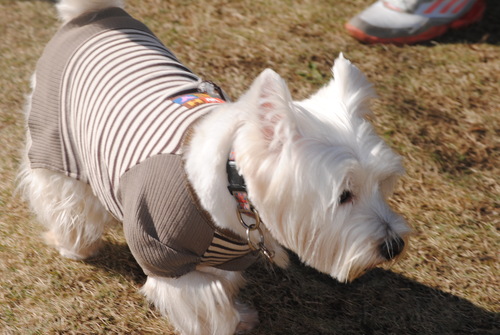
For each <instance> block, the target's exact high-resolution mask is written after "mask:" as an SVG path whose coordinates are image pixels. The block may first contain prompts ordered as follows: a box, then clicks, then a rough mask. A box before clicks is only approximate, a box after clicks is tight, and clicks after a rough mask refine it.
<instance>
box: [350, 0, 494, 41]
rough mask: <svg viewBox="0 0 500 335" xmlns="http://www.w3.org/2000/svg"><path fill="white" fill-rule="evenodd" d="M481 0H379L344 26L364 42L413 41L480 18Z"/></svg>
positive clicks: (435, 35) (484, 6)
mask: <svg viewBox="0 0 500 335" xmlns="http://www.w3.org/2000/svg"><path fill="white" fill-rule="evenodd" d="M485 8H486V5H485V2H484V0H379V1H377V2H376V3H374V4H373V5H371V6H370V7H368V8H367V9H365V10H364V11H363V12H361V13H360V14H359V15H357V16H355V17H353V18H352V19H351V20H350V21H349V22H348V23H346V25H345V27H346V29H347V31H348V33H349V34H350V35H352V36H353V37H354V38H356V39H358V40H360V41H361V42H365V43H393V44H412V43H417V42H421V41H425V40H429V39H432V38H435V37H437V36H440V35H442V34H444V33H445V32H446V31H447V30H448V29H450V28H453V29H455V28H460V27H463V26H466V25H469V24H471V23H473V22H476V21H479V20H480V19H481V18H482V16H483V14H484V10H485Z"/></svg>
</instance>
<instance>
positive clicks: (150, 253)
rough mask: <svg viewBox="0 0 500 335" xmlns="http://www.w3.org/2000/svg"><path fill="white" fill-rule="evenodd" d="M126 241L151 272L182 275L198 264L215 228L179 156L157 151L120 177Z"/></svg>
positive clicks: (168, 275) (163, 275)
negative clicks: (193, 192)
mask: <svg viewBox="0 0 500 335" xmlns="http://www.w3.org/2000/svg"><path fill="white" fill-rule="evenodd" d="M119 194H120V198H121V202H122V205H123V210H124V218H123V225H124V231H125V237H126V239H127V243H128V245H129V247H130V250H131V251H132V254H133V255H134V257H135V259H136V260H137V262H138V263H139V265H140V266H141V267H142V269H143V270H144V272H145V273H146V274H147V275H152V276H161V277H178V276H182V275H183V274H185V273H187V272H190V271H192V270H194V268H195V267H196V265H197V264H198V263H199V262H200V260H201V256H202V255H203V253H204V252H205V251H206V250H207V248H208V246H209V245H210V242H211V240H212V239H213V235H214V232H213V229H211V228H210V226H209V225H208V224H206V222H205V221H204V219H203V217H202V215H201V213H200V212H199V211H198V210H197V208H196V206H194V205H193V201H192V198H191V196H190V194H189V191H188V190H187V187H186V176H185V172H184V170H183V167H182V160H181V157H180V156H177V155H171V154H162V155H157V156H154V157H151V158H148V159H147V160H146V161H144V162H142V163H141V164H139V165H136V166H135V167H133V168H132V169H130V170H129V171H127V172H126V173H125V174H124V175H123V176H122V177H121V179H120V192H119Z"/></svg>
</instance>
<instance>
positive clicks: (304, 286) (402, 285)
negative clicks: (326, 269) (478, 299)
mask: <svg viewBox="0 0 500 335" xmlns="http://www.w3.org/2000/svg"><path fill="white" fill-rule="evenodd" d="M247 272H248V275H247V278H248V281H249V285H248V286H247V287H246V288H245V289H244V290H243V297H244V298H245V299H246V300H247V301H251V302H252V303H253V304H254V305H255V307H256V308H257V310H258V311H259V316H260V320H261V324H260V326H259V328H258V329H256V330H255V331H253V332H252V333H251V334H252V335H257V334H258V335H264V334H266V335H269V334H273V335H275V334H276V335H278V334H283V335H284V334H287V335H291V334H293V335H298V334H301V335H302V334H308V335H313V334H314V335H315V334H381V335H382V334H383V335H386V334H419V335H420V334H499V333H500V332H499V330H500V324H499V322H500V318H499V314H496V313H492V312H488V311H486V310H484V309H481V308H479V307H477V306H475V305H474V304H472V303H471V302H469V301H467V300H465V299H461V298H459V297H456V296H454V295H451V294H448V293H445V292H443V291H440V290H437V289H433V288H431V287H428V286H425V285H422V284H420V283H418V282H416V281H413V280H410V279H408V278H405V277H403V276H401V275H398V274H395V273H393V272H391V271H387V270H382V269H375V270H372V271H370V272H368V273H367V274H365V275H364V276H362V277H360V278H358V279H357V280H355V281H354V282H353V283H351V284H342V283H339V282H338V281H336V280H334V279H332V278H330V277H329V276H327V275H323V274H320V273H318V272H317V271H315V270H314V269H311V268H309V267H306V266H304V265H302V264H300V262H299V261H298V260H297V258H296V257H293V259H292V265H291V267H290V269H287V270H286V271H283V270H274V271H268V270H266V269H264V267H262V266H261V265H260V266H259V265H257V266H253V267H252V268H251V269H249V271H247Z"/></svg>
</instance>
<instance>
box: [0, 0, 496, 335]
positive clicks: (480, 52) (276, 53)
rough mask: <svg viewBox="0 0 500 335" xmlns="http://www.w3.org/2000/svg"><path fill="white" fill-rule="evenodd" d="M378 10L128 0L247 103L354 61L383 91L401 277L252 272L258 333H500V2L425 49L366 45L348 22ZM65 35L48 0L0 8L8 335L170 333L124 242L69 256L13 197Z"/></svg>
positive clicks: (7, 0) (382, 120) (0, 193)
mask: <svg viewBox="0 0 500 335" xmlns="http://www.w3.org/2000/svg"><path fill="white" fill-rule="evenodd" d="M371 2H372V0H357V1H312V0H301V1H285V0H277V1H269V0H253V1H250V0H238V1H227V0H226V1H216V0H206V1H203V2H199V1H188V0H184V1H161V0H148V1H145V0H144V1H130V4H129V7H128V8H129V9H130V11H131V12H132V13H133V15H135V16H136V17H138V18H140V19H142V20H144V21H145V22H146V23H147V24H148V25H149V26H150V27H151V28H152V30H153V31H155V32H156V33H157V34H158V36H159V37H160V38H161V39H162V40H163V41H164V42H165V44H166V45H168V46H169V47H170V48H171V49H172V50H173V51H174V52H176V54H177V55H178V57H179V58H180V59H181V60H183V61H184V62H185V63H186V64H188V66H190V67H191V68H192V69H195V70H196V72H197V73H198V74H200V75H202V76H204V77H206V78H209V79H211V80H214V81H216V82H219V83H220V84H221V86H222V87H224V88H225V89H226V90H227V91H228V92H229V94H230V95H231V96H233V97H237V96H239V95H240V94H241V93H242V92H243V91H244V90H245V88H246V87H247V86H248V85H249V84H250V82H251V80H252V78H254V77H255V76H256V75H257V74H258V73H259V72H260V71H261V70H263V69H264V68H266V67H271V68H273V69H275V70H276V71H278V72H279V73H280V74H281V75H282V76H283V77H284V78H286V79H287V80H288V82H289V85H290V88H291V90H292V92H293V94H294V96H295V97H296V98H304V97H306V96H307V95H308V94H310V93H312V92H313V91H314V90H316V89H317V88H318V87H319V86H320V85H321V84H323V83H325V82H326V80H327V79H328V76H329V67H330V66H331V64H332V61H333V58H334V57H336V55H337V54H338V53H339V52H340V51H343V52H344V53H345V54H346V56H347V57H348V58H350V59H351V60H352V61H353V62H355V63H356V64H357V65H358V66H359V67H360V68H361V69H362V70H363V71H364V72H365V73H366V74H367V75H368V77H369V78H370V79H371V80H372V81H373V82H374V83H375V86H376V89H377V91H378V93H379V95H380V99H379V100H378V101H377V102H376V104H375V106H374V110H375V114H376V115H377V119H376V120H375V123H376V125H377V129H378V130H379V133H380V134H381V135H382V136H384V137H385V138H386V139H387V141H388V142H389V143H390V144H391V145H392V146H393V147H394V148H395V149H396V150H397V151H399V152H400V153H401V154H402V155H403V156H405V165H406V168H407V172H408V176H407V177H405V178H404V180H403V181H402V183H401V184H400V187H399V188H398V191H397V193H396V194H395V196H394V199H393V201H392V203H393V205H394V207H395V208H396V209H397V210H398V211H399V212H401V213H403V214H404V216H405V217H406V218H407V219H408V221H409V222H410V223H411V225H412V226H413V227H414V231H415V236H414V238H413V239H412V248H411V250H410V251H409V253H408V255H407V256H406V257H405V259H404V260H403V261H402V262H400V263H399V264H397V265H395V266H393V267H392V268H391V269H390V270H389V269H385V270H383V269H378V270H374V271H371V272H370V273H368V274H367V275H365V276H363V277H362V278H360V279H358V280H356V281H355V282H354V283H352V284H349V285H345V284H339V283H337V282H336V281H334V280H332V279H330V278H328V277H326V276H323V275H320V274H318V273H316V272H315V271H313V270H311V269H309V268H307V267H304V266H302V265H300V264H299V262H297V261H295V262H294V264H293V266H292V268H291V269H290V270H289V271H287V272H283V271H281V270H274V271H268V270H266V269H265V267H263V266H260V265H256V266H254V267H252V268H251V269H250V271H248V274H247V277H248V280H249V282H250V283H249V284H250V285H249V286H248V288H246V289H245V290H244V291H243V297H244V299H246V300H248V301H250V302H251V303H253V304H254V305H255V306H256V307H257V308H258V309H259V311H260V317H261V320H262V324H261V326H260V327H259V329H257V330H256V331H255V332H254V334H498V333H499V328H500V326H499V319H498V314H497V313H498V312H499V311H500V306H499V294H498V283H499V276H500V273H499V263H498V261H499V260H498V250H499V234H498V230H499V228H500V221H499V212H500V208H499V203H500V197H499V194H500V182H499V181H500V180H499V176H500V159H499V138H500V136H499V135H500V134H499V133H500V124H499V123H500V117H499V106H500V94H499V90H500V45H499V42H500V39H499V35H498V34H499V33H498V32H499V31H500V25H499V21H498V18H499V17H500V4H498V2H497V1H495V0H491V1H488V6H489V7H488V12H487V15H486V17H485V19H484V20H483V21H482V22H481V23H480V24H478V25H475V26H473V27H471V28H470V29H468V30H463V31H459V32H452V33H450V34H448V35H446V36H445V37H443V38H440V39H438V40H436V41H434V42H430V43H427V44H425V45H416V46H406V47H395V46H366V45H361V44H359V43H357V42H356V41H354V40H352V39H351V38H349V37H348V36H347V35H346V34H345V32H344V30H343V27H342V25H343V23H344V22H345V21H346V20H347V19H348V18H349V17H350V16H352V15H354V14H355V13H357V12H358V11H359V10H361V9H362V8H364V7H365V6H366V5H368V4H369V3H371ZM55 29H56V20H55V11H54V9H53V8H52V4H51V3H50V2H47V1H21V0H17V1H14V0H0V34H1V35H0V37H1V43H0V83H1V85H0V87H1V91H0V143H1V146H0V271H1V272H0V274H1V277H0V284H1V289H0V333H5V334H62V333H74V334H104V333H106V334H114V333H116V334H132V333H136V334H137V333H140V334H158V333H162V332H163V333H167V334H168V333H169V328H168V323H167V321H166V320H165V319H162V318H160V317H159V315H158V314H157V313H156V312H155V311H154V310H152V309H151V308H150V307H149V306H148V305H147V304H146V303H145V302H144V300H143V298H142V297H141V296H140V295H139V294H138V293H136V290H137V288H138V287H139V286H140V285H141V284H142V283H143V282H144V278H145V277H144V275H143V274H142V272H141V270H140V268H139V267H138V266H137V264H136V263H135V262H134V260H133V258H132V257H131V255H130V253H129V251H128V249H127V247H126V246H125V242H124V239H123V235H122V234H121V232H120V230H119V229H116V230H114V231H112V232H110V233H109V234H108V235H107V237H106V239H107V242H108V243H107V246H106V250H105V253H104V254H103V255H102V256H100V257H98V258H97V259H95V260H92V261H90V262H70V261H67V260H64V259H61V258H60V257H58V256H57V254H56V253H55V252H54V251H53V250H51V249H49V248H47V247H46V246H45V245H44V244H43V243H42V242H41V239H40V238H39V235H40V232H41V227H40V226H39V225H37V224H36V223H35V221H34V219H33V218H32V217H31V216H30V214H29V213H28V211H27V208H26V206H25V204H24V203H23V202H22V201H21V200H20V199H19V197H18V196H16V195H14V189H15V183H14V178H15V174H16V169H17V165H18V161H19V151H20V148H21V146H22V142H23V139H22V137H23V136H22V133H23V121H22V115H21V114H20V110H21V109H22V106H23V100H24V94H26V93H27V92H28V82H29V77H30V73H31V72H32V70H33V69H34V65H35V62H36V59H37V57H38V56H39V55H40V53H41V51H42V50H43V46H44V44H45V43H46V42H47V41H48V39H49V38H50V36H51V35H52V34H53V32H54V31H55Z"/></svg>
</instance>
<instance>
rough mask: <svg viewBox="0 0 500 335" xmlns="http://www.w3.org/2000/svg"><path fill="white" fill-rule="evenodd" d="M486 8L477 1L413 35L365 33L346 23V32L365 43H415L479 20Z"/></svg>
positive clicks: (482, 3) (482, 2)
mask: <svg viewBox="0 0 500 335" xmlns="http://www.w3.org/2000/svg"><path fill="white" fill-rule="evenodd" d="M485 9H486V4H485V3H484V1H478V2H476V4H475V5H474V6H473V7H472V8H471V9H470V10H469V11H468V12H467V13H466V14H465V15H464V16H462V17H461V18H459V19H457V20H455V21H452V22H450V23H448V24H444V25H439V26H434V27H431V28H429V29H428V30H426V31H424V32H422V33H420V34H418V35H413V36H406V37H395V38H382V37H377V36H371V35H367V34H365V33H364V32H363V31H362V30H360V29H358V28H356V27H354V26H353V25H351V24H349V23H346V25H345V28H346V29H347V32H348V33H349V34H350V35H351V36H352V37H354V38H355V39H357V40H359V41H361V42H363V43H367V44H377V43H380V44H415V43H418V42H423V41H428V40H430V39H433V38H436V37H438V36H441V35H443V34H444V33H445V32H447V31H448V30H449V29H459V28H462V27H465V26H468V25H470V24H472V23H474V22H477V21H479V20H481V18H482V17H483V15H484V11H485Z"/></svg>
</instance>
